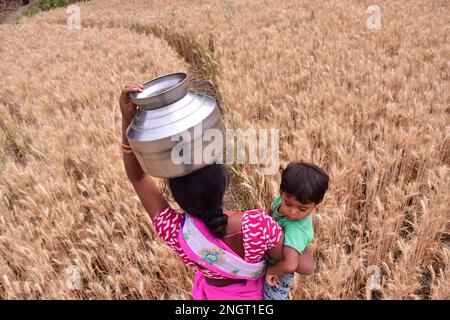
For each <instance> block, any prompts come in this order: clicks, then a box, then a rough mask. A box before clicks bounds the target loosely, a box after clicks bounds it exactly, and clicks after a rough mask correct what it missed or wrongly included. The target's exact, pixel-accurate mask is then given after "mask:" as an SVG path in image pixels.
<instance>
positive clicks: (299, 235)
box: [264, 162, 329, 300]
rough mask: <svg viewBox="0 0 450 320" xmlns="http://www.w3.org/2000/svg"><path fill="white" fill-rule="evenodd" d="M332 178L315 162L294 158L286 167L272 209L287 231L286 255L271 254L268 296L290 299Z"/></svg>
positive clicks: (266, 287) (276, 219)
mask: <svg viewBox="0 0 450 320" xmlns="http://www.w3.org/2000/svg"><path fill="white" fill-rule="evenodd" d="M328 181H329V178H328V175H327V174H326V173H325V172H324V171H323V170H322V169H320V168H319V167H317V166H315V165H313V164H308V163H301V162H291V163H290V164H289V165H288V166H287V167H286V169H285V170H284V171H283V173H282V175H281V185H280V192H281V195H279V196H278V197H277V198H276V199H275V200H274V201H273V202H272V204H271V209H270V210H269V214H270V215H271V216H272V217H273V218H274V219H275V221H277V222H278V224H279V225H280V227H281V228H282V229H283V232H284V247H283V259H282V260H280V261H274V260H273V259H271V258H269V267H268V268H267V271H266V283H265V284H264V299H265V300H287V299H288V294H289V288H290V287H291V285H292V282H293V280H294V272H299V273H305V272H302V270H304V269H305V267H304V266H302V265H301V264H300V263H299V262H300V261H299V256H300V254H302V253H303V252H304V251H305V249H306V247H307V246H308V245H309V243H310V242H311V241H312V240H313V237H314V230H313V223H312V216H311V212H312V210H313V209H314V208H315V207H316V206H317V205H318V204H319V203H320V202H321V201H322V200H323V197H324V195H325V192H326V191H327V189H328ZM309 269H310V270H311V271H309V272H307V273H312V269H313V266H312V264H311V266H310V267H309ZM277 276H279V277H277Z"/></svg>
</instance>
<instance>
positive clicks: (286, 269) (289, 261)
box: [266, 246, 300, 275]
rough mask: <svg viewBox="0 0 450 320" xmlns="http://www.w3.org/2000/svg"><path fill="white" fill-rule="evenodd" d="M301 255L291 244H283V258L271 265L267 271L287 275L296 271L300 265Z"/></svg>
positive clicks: (272, 273) (271, 273)
mask: <svg viewBox="0 0 450 320" xmlns="http://www.w3.org/2000/svg"><path fill="white" fill-rule="evenodd" d="M299 256H300V255H299V253H298V252H297V250H295V249H293V248H291V247H289V246H283V259H281V260H280V261H278V262H277V263H276V264H274V265H272V266H269V267H268V268H267V272H266V273H267V274H270V275H285V274H289V273H292V272H295V270H296V269H297V267H298V262H299Z"/></svg>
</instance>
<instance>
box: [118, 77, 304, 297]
mask: <svg viewBox="0 0 450 320" xmlns="http://www.w3.org/2000/svg"><path fill="white" fill-rule="evenodd" d="M142 89H143V86H142V84H139V83H130V84H127V85H126V86H125V88H124V89H123V90H122V93H121V96H120V99H119V102H120V110H121V112H122V143H123V146H122V150H123V161H124V165H125V170H126V173H127V177H128V179H129V180H130V182H131V183H132V185H133V187H134V189H135V191H136V193H137V195H138V197H139V199H140V200H141V202H142V205H143V206H144V208H145V209H146V211H147V213H148V214H149V215H150V218H151V219H152V221H153V224H154V226H155V230H156V231H157V233H158V234H159V235H160V237H161V238H162V239H163V240H164V241H165V243H166V244H167V245H169V246H170V248H172V250H174V251H175V253H176V254H177V255H178V256H179V258H180V259H181V260H182V261H183V263H185V264H186V265H187V266H189V267H196V268H197V271H196V273H195V278H194V284H193V288H192V294H193V298H194V299H208V300H211V299H213V300H216V299H239V300H245V299H251V300H262V299H263V278H264V277H262V276H263V275H264V271H265V255H266V254H268V255H270V256H271V257H272V258H274V259H275V260H279V259H281V257H282V254H283V252H282V250H283V233H282V230H281V228H280V227H279V226H278V224H277V223H276V222H275V221H274V220H273V219H272V218H271V217H270V216H268V215H267V214H266V213H265V212H264V211H263V210H259V209H256V210H250V211H246V212H240V211H231V210H228V209H226V208H223V207H222V199H223V196H224V194H225V191H226V187H227V184H228V175H227V172H226V170H225V168H224V167H223V165H220V164H212V165H209V166H206V167H204V168H202V169H200V170H197V171H195V172H192V173H190V174H188V175H186V176H182V177H178V178H171V179H168V185H169V188H170V190H171V192H172V195H173V197H174V199H175V201H176V202H177V203H178V205H179V206H180V207H181V208H182V209H183V210H184V212H183V213H178V212H176V211H175V210H173V209H172V208H171V207H170V205H169V203H168V202H167V200H166V199H165V197H164V195H163V194H162V193H161V191H160V190H159V189H158V187H157V186H156V184H155V183H154V181H153V179H152V177H150V176H149V175H147V174H145V172H144V171H143V169H142V167H141V166H140V164H139V162H138V160H137V159H136V157H135V155H134V154H133V152H132V149H131V147H130V146H129V142H128V140H127V137H126V129H127V128H128V126H129V125H130V123H131V121H132V120H133V118H134V115H135V113H136V105H135V104H134V103H133V102H132V100H131V99H130V97H129V94H130V93H131V92H136V91H142ZM305 265H306V270H305V273H310V272H311V269H312V257H311V255H310V254H309V253H308V254H305Z"/></svg>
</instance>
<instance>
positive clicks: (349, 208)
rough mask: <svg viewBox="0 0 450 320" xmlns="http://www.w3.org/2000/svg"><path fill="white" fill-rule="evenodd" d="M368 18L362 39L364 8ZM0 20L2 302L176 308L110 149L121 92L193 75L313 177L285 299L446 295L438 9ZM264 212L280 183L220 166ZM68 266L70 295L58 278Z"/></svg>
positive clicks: (183, 276) (156, 249)
mask: <svg viewBox="0 0 450 320" xmlns="http://www.w3.org/2000/svg"><path fill="white" fill-rule="evenodd" d="M370 4H376V5H378V6H379V7H380V9H381V17H382V18H381V29H380V30H369V29H368V28H367V24H366V21H367V18H368V17H369V14H368V13H366V9H367V7H368V6H369V5H370ZM79 7H80V12H81V26H82V27H81V30H67V27H66V22H67V17H68V14H67V12H66V11H65V8H59V9H56V10H52V11H49V12H45V13H41V14H38V15H37V16H34V17H30V18H26V19H24V20H23V21H22V22H21V23H17V24H14V25H0V43H1V47H0V73H1V74H2V77H1V78H0V133H1V134H0V148H1V153H0V253H1V254H0V299H15V298H45V299H54V298H67V299H73V298H75V299H99V298H103V299H109V298H113V299H125V298H139V299H141V298H147V299H148V298H149V299H165V298H171V299H178V298H183V299H189V298H191V295H190V288H191V284H192V276H191V274H192V270H188V269H187V268H186V267H185V266H184V265H183V264H182V263H181V262H180V261H179V260H178V259H177V257H176V256H175V254H173V253H172V252H171V251H170V249H169V248H167V247H166V246H164V245H163V244H162V242H161V241H160V240H159V239H158V236H155V234H154V231H153V228H152V226H151V223H150V221H149V218H148V217H147V216H146V213H145V211H144V209H143V208H142V206H141V205H140V203H139V200H138V199H137V197H135V194H134V192H133V190H132V187H131V185H130V184H129V183H128V181H127V179H126V175H125V172H124V168H123V163H122V161H121V152H120V150H119V141H120V111H119V110H118V97H119V94H120V89H121V86H122V85H123V84H124V83H125V82H127V81H134V80H137V81H145V80H148V79H150V78H153V77H155V76H158V75H161V74H164V73H168V72H174V71H187V72H193V73H195V75H196V77H201V79H200V80H201V82H202V83H203V84H204V85H205V88H206V89H205V90H206V91H207V92H209V93H210V94H212V95H214V96H215V98H216V99H217V100H218V102H219V103H220V107H221V109H222V111H223V113H224V118H225V120H226V123H227V126H228V127H230V128H249V127H252V126H253V127H256V128H278V129H280V165H281V167H284V166H285V165H286V164H287V163H289V162H290V161H293V160H304V161H309V162H314V163H316V164H318V165H319V166H321V167H323V168H324V169H325V170H326V171H327V172H328V173H329V175H330V178H331V185H330V190H329V192H328V194H327V195H326V197H325V201H324V202H323V204H321V205H320V208H319V213H317V214H315V216H314V224H315V233H316V239H315V240H314V242H313V246H312V248H313V251H314V257H315V261H316V267H315V272H314V274H313V275H312V276H309V277H299V276H298V277H297V282H296V285H295V288H294V290H293V293H292V298H293V299H365V298H366V293H367V288H366V286H367V281H368V279H369V277H370V274H371V270H378V271H379V272H380V276H381V283H380V288H379V289H378V290H377V291H376V292H375V293H374V294H373V298H378V299H393V298H397V299H436V298H440V299H450V275H449V268H450V252H449V226H450V211H449V209H448V203H449V200H450V197H449V190H450V167H449V166H450V137H449V134H450V118H449V113H450V109H449V107H448V106H449V102H450V99H449V92H450V88H449V61H450V50H449V42H448V37H449V28H448V16H449V6H448V3H447V2H446V1H423V2H421V3H419V2H417V3H416V2H412V1H406V0H405V1H378V2H376V3H369V2H365V1H356V0H354V1H350V0H347V1H340V2H318V3H311V2H310V1H294V0H289V1H283V2H281V3H280V2H269V1H256V0H249V1H239V0H234V1H218V0H217V1H209V2H208V3H207V4H205V3H204V1H173V2H171V5H167V3H166V2H165V1H156V0H154V1H145V0H142V1H141V0H134V1H127V2H126V3H125V2H124V1H118V0H113V1H106V0H105V1H100V0H97V1H92V2H87V3H80V4H79ZM235 169H236V170H237V176H236V179H237V183H236V185H235V186H234V187H236V190H237V191H235V193H236V200H237V201H238V203H239V205H240V206H241V208H243V209H250V208H256V207H259V208H267V207H268V205H269V203H270V201H271V200H272V199H273V198H274V197H275V196H276V195H277V191H278V185H279V179H280V177H279V174H277V175H276V176H263V175H260V174H259V171H258V168H257V167H256V166H252V165H240V166H235ZM69 266H77V267H78V268H80V271H81V274H82V285H83V288H82V290H80V289H78V290H77V289H75V290H74V289H70V288H68V287H67V286H66V284H65V279H66V268H67V267H69Z"/></svg>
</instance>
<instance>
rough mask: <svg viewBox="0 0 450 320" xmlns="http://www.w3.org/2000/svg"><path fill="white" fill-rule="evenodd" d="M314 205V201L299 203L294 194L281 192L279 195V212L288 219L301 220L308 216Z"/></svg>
mask: <svg viewBox="0 0 450 320" xmlns="http://www.w3.org/2000/svg"><path fill="white" fill-rule="evenodd" d="M315 207H316V203H315V202H309V203H306V204H304V203H301V202H299V201H298V200H297V199H296V198H295V196H293V195H290V194H289V193H286V192H283V194H282V195H281V206H280V209H279V210H278V212H279V213H281V214H282V215H284V216H286V217H287V218H288V219H289V220H293V221H296V220H302V219H304V218H306V217H307V216H309V214H310V213H311V211H312V210H313V209H314V208H315Z"/></svg>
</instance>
